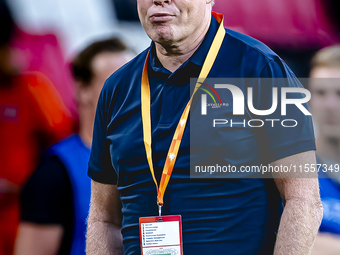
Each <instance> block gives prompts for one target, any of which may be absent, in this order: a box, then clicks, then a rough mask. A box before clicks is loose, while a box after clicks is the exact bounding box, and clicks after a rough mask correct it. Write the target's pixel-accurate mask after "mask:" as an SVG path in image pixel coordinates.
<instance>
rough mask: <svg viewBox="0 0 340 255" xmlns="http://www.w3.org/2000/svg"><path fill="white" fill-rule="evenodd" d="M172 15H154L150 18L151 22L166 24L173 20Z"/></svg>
mask: <svg viewBox="0 0 340 255" xmlns="http://www.w3.org/2000/svg"><path fill="white" fill-rule="evenodd" d="M173 17H174V15H171V14H169V13H154V14H152V15H151V16H150V20H151V21H152V22H166V21H169V20H171V19H173Z"/></svg>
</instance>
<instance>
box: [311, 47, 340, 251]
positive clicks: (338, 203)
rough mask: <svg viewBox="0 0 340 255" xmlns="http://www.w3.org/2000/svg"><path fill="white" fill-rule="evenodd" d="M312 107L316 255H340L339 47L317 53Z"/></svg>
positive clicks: (312, 71) (312, 76)
mask: <svg viewBox="0 0 340 255" xmlns="http://www.w3.org/2000/svg"><path fill="white" fill-rule="evenodd" d="M310 77H311V78H312V79H311V80H310V83H309V86H310V92H311V94H312V98H311V101H310V106H311V110H312V114H313V117H314V121H315V124H316V127H317V133H318V134H317V139H316V144H317V155H318V157H319V161H320V162H319V163H322V164H326V165H327V168H328V171H327V172H323V171H319V176H320V179H319V182H320V195H321V200H322V204H323V207H324V215H323V219H322V223H321V226H320V232H327V233H329V234H324V233H323V234H322V233H321V234H319V236H318V237H317V240H316V244H315V249H314V253H313V254H323V255H328V254H340V172H339V164H340V45H335V46H330V47H326V48H324V49H322V50H320V51H319V52H317V53H316V55H315V56H314V58H313V59H312V63H311V73H310Z"/></svg>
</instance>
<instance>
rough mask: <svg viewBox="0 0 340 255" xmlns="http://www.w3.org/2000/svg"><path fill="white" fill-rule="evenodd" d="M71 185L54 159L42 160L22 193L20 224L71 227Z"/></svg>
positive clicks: (57, 159)
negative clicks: (32, 223)
mask: <svg viewBox="0 0 340 255" xmlns="http://www.w3.org/2000/svg"><path fill="white" fill-rule="evenodd" d="M70 194H72V188H71V182H70V179H69V176H68V173H67V170H66V168H65V166H64V164H63V163H62V162H61V161H60V159H59V158H58V157H57V156H53V157H49V158H47V159H44V160H42V161H41V163H40V164H39V166H38V167H37V169H36V171H35V172H34V173H33V175H32V176H31V178H30V179H29V180H28V182H27V184H26V185H25V186H24V188H23V190H22V194H21V204H22V216H21V219H22V220H23V221H29V222H34V223H38V224H60V225H63V226H64V227H65V225H67V224H72V220H73V205H72V203H73V202H72V196H71V195H70Z"/></svg>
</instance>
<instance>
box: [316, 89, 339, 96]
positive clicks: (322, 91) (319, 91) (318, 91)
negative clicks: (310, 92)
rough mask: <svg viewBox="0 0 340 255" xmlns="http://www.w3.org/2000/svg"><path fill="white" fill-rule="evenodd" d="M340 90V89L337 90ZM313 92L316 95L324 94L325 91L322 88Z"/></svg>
mask: <svg viewBox="0 0 340 255" xmlns="http://www.w3.org/2000/svg"><path fill="white" fill-rule="evenodd" d="M339 92H340V91H339ZM315 93H316V94H317V95H318V96H324V95H325V94H326V93H325V91H324V90H316V91H315Z"/></svg>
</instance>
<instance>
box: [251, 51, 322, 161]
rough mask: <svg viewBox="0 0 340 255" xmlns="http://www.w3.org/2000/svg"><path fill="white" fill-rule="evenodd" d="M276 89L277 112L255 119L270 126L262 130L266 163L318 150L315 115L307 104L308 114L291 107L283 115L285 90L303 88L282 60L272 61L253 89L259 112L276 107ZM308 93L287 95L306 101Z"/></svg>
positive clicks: (260, 140) (261, 154)
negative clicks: (275, 97)
mask: <svg viewBox="0 0 340 255" xmlns="http://www.w3.org/2000/svg"><path fill="white" fill-rule="evenodd" d="M273 88H277V108H276V110H275V111H274V112H273V113H272V114H269V115H264V116H258V115H256V116H253V118H254V119H261V120H262V121H263V122H264V123H266V124H265V125H264V126H263V128H260V129H259V130H260V131H259V136H258V137H259V142H258V144H259V146H260V147H261V148H260V152H261V153H260V158H261V161H262V162H264V163H270V162H273V161H276V160H278V159H281V158H284V157H288V156H291V155H294V154H297V153H301V152H304V151H309V150H315V149H316V147H315V138H314V130H313V122H312V117H311V115H306V112H310V111H309V107H308V104H307V103H303V104H302V105H303V108H305V109H306V112H305V113H304V112H302V110H301V109H299V108H298V107H297V106H296V105H294V104H287V106H286V114H284V113H283V112H282V104H281V103H282V102H281V101H282V100H281V94H282V93H281V92H282V89H283V88H303V86H302V85H301V83H300V82H299V80H298V79H297V78H296V76H295V75H294V74H293V72H292V71H291V70H290V69H289V67H288V66H287V65H286V64H285V63H284V62H283V61H282V60H281V59H280V58H277V59H275V60H272V61H270V62H269V63H268V64H267V65H266V66H265V68H264V69H263V70H262V72H261V75H260V78H259V80H258V82H257V83H256V85H255V87H253V91H254V95H253V98H254V99H253V104H254V107H255V108H256V109H258V110H268V109H270V108H271V107H272V104H273V96H272V95H273ZM305 97H306V95H305V94H304V93H300V92H299V93H297V92H294V93H287V98H289V99H293V98H294V99H301V98H305Z"/></svg>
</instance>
